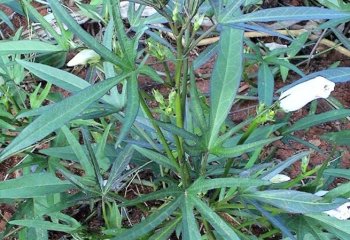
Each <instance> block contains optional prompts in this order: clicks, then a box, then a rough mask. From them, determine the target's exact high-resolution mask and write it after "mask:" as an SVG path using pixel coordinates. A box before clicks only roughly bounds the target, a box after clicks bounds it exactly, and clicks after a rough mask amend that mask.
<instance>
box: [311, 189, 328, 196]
mask: <svg viewBox="0 0 350 240" xmlns="http://www.w3.org/2000/svg"><path fill="white" fill-rule="evenodd" d="M328 192H329V191H324V190H321V191H318V192H315V193H314V194H315V195H316V196H319V197H323V196H324V195H326V194H327V193H328Z"/></svg>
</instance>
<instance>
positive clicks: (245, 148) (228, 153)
mask: <svg viewBox="0 0 350 240" xmlns="http://www.w3.org/2000/svg"><path fill="white" fill-rule="evenodd" d="M279 139H281V137H274V138H269V139H264V140H259V141H256V142H252V143H246V144H242V145H237V146H234V147H230V148H224V147H217V148H214V149H213V150H212V151H211V153H213V154H215V155H217V156H220V157H237V156H240V155H242V154H243V153H247V152H251V151H254V150H255V149H256V148H258V147H261V146H264V145H266V144H270V143H272V142H274V141H277V140H279Z"/></svg>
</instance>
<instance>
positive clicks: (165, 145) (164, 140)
mask: <svg viewBox="0 0 350 240" xmlns="http://www.w3.org/2000/svg"><path fill="white" fill-rule="evenodd" d="M140 102H141V106H142V108H143V110H144V111H145V113H146V115H147V117H148V118H149V120H150V121H151V124H152V126H153V127H154V129H155V130H156V132H157V135H158V137H159V141H160V142H161V144H162V145H163V147H164V150H165V153H166V154H167V156H168V158H169V159H170V160H171V161H172V162H174V163H175V164H176V165H178V163H177V161H176V159H175V157H174V155H173V153H172V152H171V150H170V147H169V144H168V143H167V141H166V139H165V137H164V135H163V132H162V130H161V129H160V128H159V127H158V125H157V124H156V122H155V120H154V117H153V115H152V113H151V110H150V109H149V108H148V106H147V104H146V102H145V100H144V98H143V95H142V92H141V93H140Z"/></svg>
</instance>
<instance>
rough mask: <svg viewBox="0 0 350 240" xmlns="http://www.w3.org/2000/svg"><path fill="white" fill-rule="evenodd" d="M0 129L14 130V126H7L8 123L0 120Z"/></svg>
mask: <svg viewBox="0 0 350 240" xmlns="http://www.w3.org/2000/svg"><path fill="white" fill-rule="evenodd" d="M0 128H1V129H10V130H16V128H15V127H14V126H12V125H11V124H9V123H8V122H5V121H4V120H2V119H0Z"/></svg>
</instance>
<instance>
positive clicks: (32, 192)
mask: <svg viewBox="0 0 350 240" xmlns="http://www.w3.org/2000/svg"><path fill="white" fill-rule="evenodd" d="M73 188H75V187H74V186H73V185H72V184H70V183H69V182H68V181H62V180H60V179H59V178H57V177H56V176H55V175H53V174H51V173H34V174H29V175H25V176H23V177H20V178H16V179H11V180H7V181H2V182H0V199H4V198H14V199H17V198H33V197H39V196H44V195H47V194H53V193H59V192H64V191H67V190H69V189H73Z"/></svg>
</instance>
